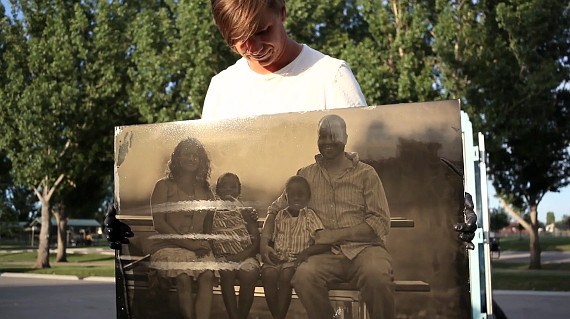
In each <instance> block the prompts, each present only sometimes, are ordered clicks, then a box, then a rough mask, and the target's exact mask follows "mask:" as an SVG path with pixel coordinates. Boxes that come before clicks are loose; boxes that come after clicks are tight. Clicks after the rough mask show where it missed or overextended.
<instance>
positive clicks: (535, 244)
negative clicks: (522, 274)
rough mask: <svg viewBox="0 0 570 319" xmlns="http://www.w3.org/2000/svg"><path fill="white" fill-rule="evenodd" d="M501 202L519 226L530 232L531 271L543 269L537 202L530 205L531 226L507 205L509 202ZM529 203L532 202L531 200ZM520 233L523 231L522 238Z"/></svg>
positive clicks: (500, 199) (502, 200)
mask: <svg viewBox="0 0 570 319" xmlns="http://www.w3.org/2000/svg"><path fill="white" fill-rule="evenodd" d="M499 201H500V202H501V204H502V205H503V208H505V210H506V211H507V213H509V215H511V216H512V217H514V218H515V220H517V221H518V222H519V224H520V225H521V226H522V227H523V228H524V229H526V231H528V233H529V234H530V264H529V266H528V268H529V269H540V268H541V262H540V241H539V238H538V211H537V207H538V205H537V204H535V203H536V201H532V203H531V204H530V205H529V206H530V221H531V223H530V224H529V223H527V222H526V221H525V220H524V219H523V218H522V217H521V215H519V214H517V213H516V212H515V211H514V210H513V209H512V208H511V207H510V206H509V204H507V202H506V201H505V200H504V199H502V198H499ZM529 202H531V201H530V200H529ZM520 233H521V231H520V230H519V236H520Z"/></svg>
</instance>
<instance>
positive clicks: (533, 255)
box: [528, 203, 541, 269]
mask: <svg viewBox="0 0 570 319" xmlns="http://www.w3.org/2000/svg"><path fill="white" fill-rule="evenodd" d="M537 206H538V205H536V204H534V203H533V204H531V205H530V222H531V231H530V265H529V267H528V268H529V269H540V268H541V262H540V253H541V248H540V237H539V236H538V207H537Z"/></svg>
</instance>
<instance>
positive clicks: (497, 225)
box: [489, 207, 511, 232]
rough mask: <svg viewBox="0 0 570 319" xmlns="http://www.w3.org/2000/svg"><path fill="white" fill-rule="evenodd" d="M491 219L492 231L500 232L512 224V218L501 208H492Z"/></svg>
mask: <svg viewBox="0 0 570 319" xmlns="http://www.w3.org/2000/svg"><path fill="white" fill-rule="evenodd" d="M489 215H490V216H489V217H490V219H491V225H490V228H491V231H495V232H496V231H499V230H501V229H503V228H504V227H506V226H509V224H510V222H511V218H510V217H509V215H508V214H507V212H506V211H505V210H504V209H503V208H501V207H499V208H492V209H491V212H490V214H489Z"/></svg>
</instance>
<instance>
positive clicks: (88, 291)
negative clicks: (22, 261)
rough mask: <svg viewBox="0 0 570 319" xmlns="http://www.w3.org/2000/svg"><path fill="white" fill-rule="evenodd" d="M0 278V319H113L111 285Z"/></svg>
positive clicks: (43, 277) (27, 278)
mask: <svg viewBox="0 0 570 319" xmlns="http://www.w3.org/2000/svg"><path fill="white" fill-rule="evenodd" d="M45 278H46V276H39V277H29V276H27V277H8V276H5V275H4V274H3V275H2V276H0V319H13V318H17V319H38V318H45V319H78V318H81V319H102V318H116V312H115V283H114V282H112V281H107V282H97V281H86V280H77V279H75V280H70V279H68V278H66V277H59V276H54V277H53V279H45Z"/></svg>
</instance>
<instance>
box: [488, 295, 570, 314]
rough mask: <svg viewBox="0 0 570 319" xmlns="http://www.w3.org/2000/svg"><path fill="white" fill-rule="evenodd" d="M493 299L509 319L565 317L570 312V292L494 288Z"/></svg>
mask: <svg viewBox="0 0 570 319" xmlns="http://www.w3.org/2000/svg"><path fill="white" fill-rule="evenodd" d="M493 300H495V302H496V303H497V304H498V305H499V307H501V309H502V310H503V312H504V313H505V315H506V316H507V318H508V319H534V318H548V319H564V318H568V317H569V314H570V302H569V301H570V292H562V291H560V292H557V291H527V290H494V291H493Z"/></svg>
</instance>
